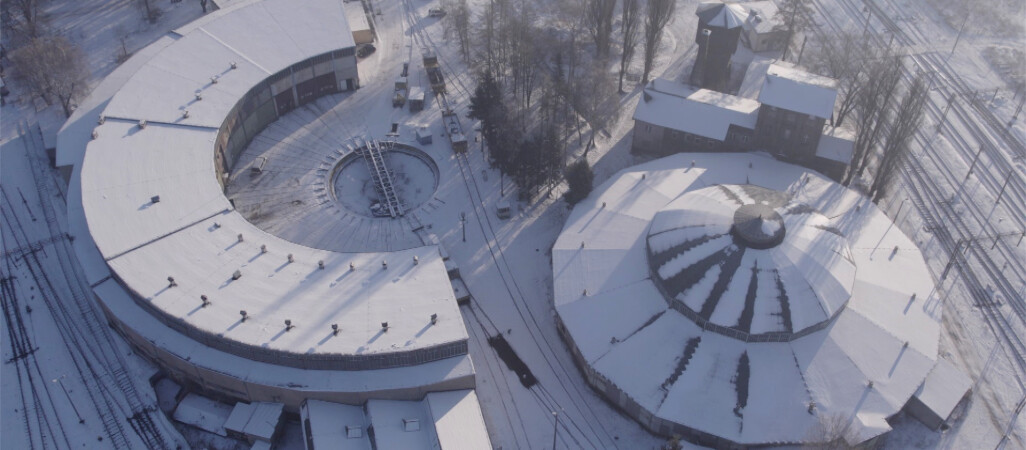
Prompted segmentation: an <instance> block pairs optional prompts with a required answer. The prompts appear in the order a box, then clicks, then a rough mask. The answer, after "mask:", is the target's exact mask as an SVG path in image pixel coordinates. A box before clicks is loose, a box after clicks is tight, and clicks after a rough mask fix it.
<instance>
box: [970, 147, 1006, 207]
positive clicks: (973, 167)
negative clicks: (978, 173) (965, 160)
mask: <svg viewBox="0 0 1026 450" xmlns="http://www.w3.org/2000/svg"><path fill="white" fill-rule="evenodd" d="M980 153H983V144H980V150H979V151H977V152H976V156H975V157H974V158H973V163H972V165H970V166H969V172H966V174H965V180H962V181H963V182H965V181H969V175H972V174H973V169H975V168H976V161H979V160H980ZM1002 192H1004V190H1002ZM998 199H999V200H1000V199H1001V196H1000V195H999V196H998Z"/></svg>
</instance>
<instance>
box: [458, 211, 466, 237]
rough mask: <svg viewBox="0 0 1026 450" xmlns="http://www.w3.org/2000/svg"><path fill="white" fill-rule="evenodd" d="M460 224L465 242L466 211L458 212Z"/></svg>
mask: <svg viewBox="0 0 1026 450" xmlns="http://www.w3.org/2000/svg"><path fill="white" fill-rule="evenodd" d="M460 225H462V227H463V242H467V213H465V212H462V211H461V212H460Z"/></svg>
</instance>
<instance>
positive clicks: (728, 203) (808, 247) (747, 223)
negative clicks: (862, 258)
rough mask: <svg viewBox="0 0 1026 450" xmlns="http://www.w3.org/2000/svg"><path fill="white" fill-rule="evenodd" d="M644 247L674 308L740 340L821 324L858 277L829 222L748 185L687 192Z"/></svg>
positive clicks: (662, 214)
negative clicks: (759, 313) (765, 310)
mask: <svg viewBox="0 0 1026 450" xmlns="http://www.w3.org/2000/svg"><path fill="white" fill-rule="evenodd" d="M647 247H648V263H649V266H650V269H651V271H652V279H653V281H654V282H655V284H656V286H657V287H658V288H659V290H660V291H661V292H662V293H663V295H664V297H665V298H666V300H667V302H668V303H669V304H670V306H671V307H674V308H675V309H678V310H682V311H684V312H685V314H686V315H687V316H688V317H690V318H692V319H693V320H695V321H696V322H697V323H698V324H699V325H700V326H701V325H704V324H705V323H706V322H712V323H713V324H715V325H718V326H719V327H726V328H728V329H729V330H731V332H730V333H729V335H732V336H738V337H739V338H742V339H750V338H751V337H752V335H761V336H762V337H763V338H769V337H772V338H773V339H775V340H790V339H792V338H793V337H794V336H796V333H799V332H801V331H803V330H806V329H809V328H810V327H814V326H822V324H823V323H824V322H825V321H826V320H829V319H830V318H831V317H833V316H834V314H836V313H837V312H838V311H839V310H840V309H841V308H842V307H843V306H844V304H845V303H846V302H847V301H848V299H849V298H850V297H851V289H852V284H853V283H854V280H855V264H854V262H853V261H852V258H851V252H850V249H849V248H848V242H847V237H845V236H844V235H843V233H841V231H839V230H838V229H837V228H835V227H834V226H833V225H832V224H831V222H830V220H829V219H827V218H826V217H824V216H823V215H822V214H820V213H819V212H818V211H816V210H815V209H813V208H812V207H810V206H809V205H806V204H802V203H799V202H797V201H795V200H794V199H793V198H792V196H791V195H790V194H788V193H786V192H781V191H776V190H772V189H767V188H763V187H759V186H754V185H750V184H745V185H717V186H711V187H707V188H702V189H698V190H695V191H689V192H686V193H684V194H683V195H681V196H680V197H678V198H677V199H675V200H673V201H672V202H670V203H669V204H667V205H666V206H665V207H664V208H663V209H661V210H660V211H659V212H657V213H656V214H655V216H654V217H653V218H652V226H651V228H650V229H649V232H648V237H647ZM721 303H723V304H721ZM757 308H758V309H760V310H761V309H774V310H779V313H778V314H772V315H766V314H761V315H757V314H755V311H756V309H757ZM737 312H740V314H736V313H737ZM719 327H713V328H711V329H713V330H719V329H721V328H719Z"/></svg>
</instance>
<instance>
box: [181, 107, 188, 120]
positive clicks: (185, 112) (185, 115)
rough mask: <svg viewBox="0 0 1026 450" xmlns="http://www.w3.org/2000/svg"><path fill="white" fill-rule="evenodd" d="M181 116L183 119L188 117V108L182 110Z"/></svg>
mask: <svg viewBox="0 0 1026 450" xmlns="http://www.w3.org/2000/svg"><path fill="white" fill-rule="evenodd" d="M182 118H183V119H188V118H189V110H188V109H186V110H184V111H182Z"/></svg>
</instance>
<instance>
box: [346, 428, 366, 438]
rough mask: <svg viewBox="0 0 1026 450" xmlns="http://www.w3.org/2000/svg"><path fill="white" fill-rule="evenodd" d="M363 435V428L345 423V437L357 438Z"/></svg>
mask: <svg viewBox="0 0 1026 450" xmlns="http://www.w3.org/2000/svg"><path fill="white" fill-rule="evenodd" d="M362 437H363V428H360V427H354V426H350V425H346V438H348V439H359V438H362Z"/></svg>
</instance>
